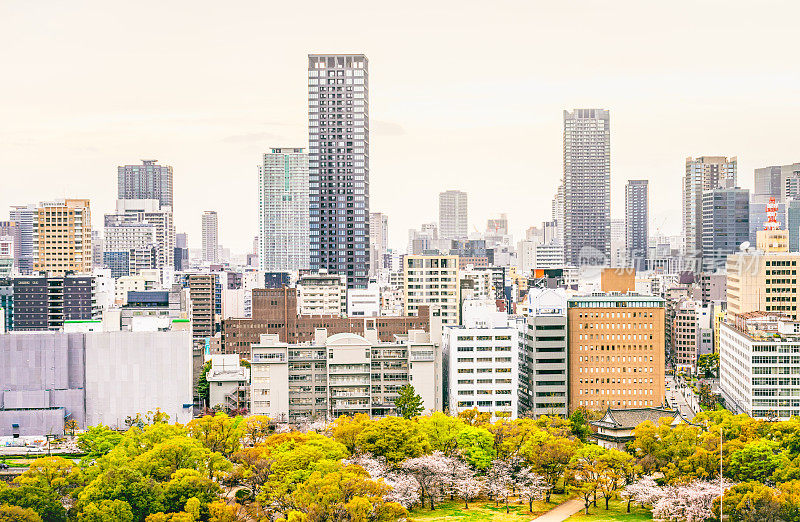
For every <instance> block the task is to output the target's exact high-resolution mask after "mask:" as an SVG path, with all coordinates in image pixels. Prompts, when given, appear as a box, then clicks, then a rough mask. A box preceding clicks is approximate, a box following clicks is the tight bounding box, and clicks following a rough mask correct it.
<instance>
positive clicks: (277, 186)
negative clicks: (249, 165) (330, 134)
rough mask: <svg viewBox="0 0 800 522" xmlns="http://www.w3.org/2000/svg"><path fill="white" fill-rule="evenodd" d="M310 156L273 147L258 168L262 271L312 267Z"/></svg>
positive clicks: (259, 246) (297, 150) (294, 150)
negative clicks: (309, 188)
mask: <svg viewBox="0 0 800 522" xmlns="http://www.w3.org/2000/svg"><path fill="white" fill-rule="evenodd" d="M308 187H309V185H308V154H306V153H304V152H303V149H301V148H285V147H284V148H273V149H271V151H270V152H268V153H265V154H264V155H263V158H262V163H261V165H259V167H258V201H259V205H258V208H259V235H258V241H259V243H258V261H259V269H260V270H264V271H269V272H274V271H297V270H301V269H307V268H309V266H310V263H311V258H310V250H309V248H310V239H309V213H308V208H309V207H308V202H309V193H308Z"/></svg>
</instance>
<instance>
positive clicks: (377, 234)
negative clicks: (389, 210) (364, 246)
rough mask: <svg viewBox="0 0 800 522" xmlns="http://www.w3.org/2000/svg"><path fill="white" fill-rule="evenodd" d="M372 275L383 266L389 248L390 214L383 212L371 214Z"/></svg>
mask: <svg viewBox="0 0 800 522" xmlns="http://www.w3.org/2000/svg"><path fill="white" fill-rule="evenodd" d="M369 243H370V247H369V252H370V262H369V271H370V277H375V275H376V274H377V273H378V270H379V269H381V268H383V255H384V254H385V253H386V251H387V250H388V249H389V216H387V215H386V214H383V213H381V212H371V213H370V215H369Z"/></svg>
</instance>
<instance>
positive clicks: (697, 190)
mask: <svg viewBox="0 0 800 522" xmlns="http://www.w3.org/2000/svg"><path fill="white" fill-rule="evenodd" d="M736 165H737V162H736V157H735V156H734V157H732V158H726V157H724V156H701V157H699V158H686V174H685V175H684V177H683V238H684V245H683V247H684V253H685V255H686V256H689V257H697V258H700V257H702V252H703V192H704V191H706V190H713V189H716V188H733V187H735V186H736Z"/></svg>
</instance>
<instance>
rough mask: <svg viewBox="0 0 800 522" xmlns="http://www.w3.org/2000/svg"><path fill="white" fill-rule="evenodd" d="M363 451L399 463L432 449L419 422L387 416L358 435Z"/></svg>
mask: <svg viewBox="0 0 800 522" xmlns="http://www.w3.org/2000/svg"><path fill="white" fill-rule="evenodd" d="M357 445H358V447H359V448H360V449H361V450H362V451H366V452H368V453H372V454H373V455H375V456H378V457H384V458H386V461H387V462H389V463H390V464H397V463H399V462H402V461H404V460H405V459H408V458H413V457H419V456H420V455H424V454H425V453H428V452H429V451H430V444H429V443H428V438H427V437H426V436H425V434H424V433H423V432H422V430H421V429H420V426H419V424H418V423H416V422H414V421H412V420H408V419H404V418H402V417H385V418H383V419H380V420H378V421H375V422H373V423H371V424H369V425H367V427H366V428H364V430H363V431H362V432H361V433H360V434H359V435H358V440H357Z"/></svg>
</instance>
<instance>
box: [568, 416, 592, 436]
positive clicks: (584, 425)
mask: <svg viewBox="0 0 800 522" xmlns="http://www.w3.org/2000/svg"><path fill="white" fill-rule="evenodd" d="M569 421H570V423H571V424H572V434H573V435H575V436H576V437H578V438H579V439H580V440H581V442H586V440H587V439H588V438H589V434H590V433H591V430H590V429H589V422H588V421H587V420H586V412H584V411H583V410H581V409H577V410H575V411H573V412H572V415H570V416H569Z"/></svg>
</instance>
